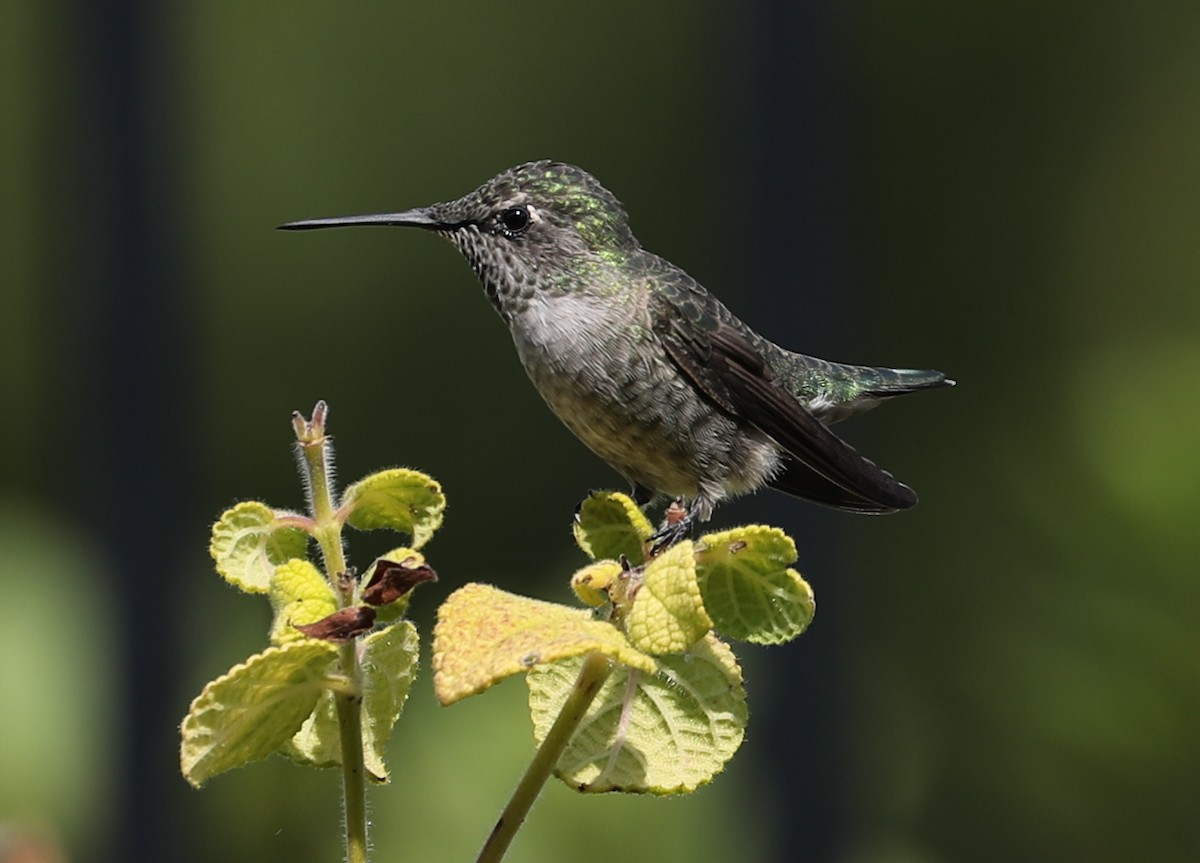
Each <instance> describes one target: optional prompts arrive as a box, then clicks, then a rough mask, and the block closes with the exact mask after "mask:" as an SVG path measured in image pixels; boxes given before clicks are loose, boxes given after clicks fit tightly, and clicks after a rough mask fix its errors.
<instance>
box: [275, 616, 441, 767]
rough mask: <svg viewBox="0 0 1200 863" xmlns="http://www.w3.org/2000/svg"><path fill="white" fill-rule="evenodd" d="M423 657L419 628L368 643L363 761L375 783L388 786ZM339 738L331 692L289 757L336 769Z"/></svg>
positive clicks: (384, 632) (400, 629)
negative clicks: (395, 736) (388, 757)
mask: <svg viewBox="0 0 1200 863" xmlns="http://www.w3.org/2000/svg"><path fill="white" fill-rule="evenodd" d="M419 652H420V647H419V638H418V635H417V628H416V627H415V626H414V625H413V624H412V623H411V622H409V621H407V620H402V621H400V622H399V623H397V624H396V625H394V626H389V627H388V628H387V629H381V630H379V631H378V632H373V633H371V634H370V635H368V636H367V637H366V638H365V639H363V655H362V659H361V665H362V686H363V700H362V735H363V761H364V762H365V766H366V769H367V773H368V775H369V776H370V778H371V780H372V781H373V782H387V781H388V773H387V765H386V764H385V762H384V754H385V750H386V748H387V741H388V738H389V737H390V736H391V733H392V727H393V726H394V725H395V724H396V720H397V719H398V718H399V717H400V711H401V710H402V709H403V708H404V702H405V700H407V698H408V692H409V688H410V687H411V686H412V682H413V678H415V677H416V674H417V657H418V654H419ZM340 734H341V732H340V731H339V729H338V720H337V703H336V700H335V696H334V694H333V693H332V692H326V693H325V694H324V695H322V696H321V700H320V702H319V703H318V704H317V707H316V709H315V710H314V711H313V713H312V715H311V716H309V717H308V719H306V720H305V721H304V724H303V725H302V726H301V727H300V730H299V731H297V732H296V734H295V735H294V736H293V737H292V739H291V741H289V743H288V744H287V746H286V747H285V749H284V753H285V754H286V755H288V757H290V758H292V759H293V760H295V761H297V762H299V763H301V764H309V765H312V766H315V767H335V766H337V765H339V764H341V763H342V745H341V736H340Z"/></svg>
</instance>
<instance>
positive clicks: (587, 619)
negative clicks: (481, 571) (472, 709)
mask: <svg viewBox="0 0 1200 863" xmlns="http://www.w3.org/2000/svg"><path fill="white" fill-rule="evenodd" d="M593 650H596V651H599V652H601V653H603V654H605V655H606V656H609V657H611V658H613V659H614V660H616V661H617V662H619V663H622V664H624V665H630V666H633V667H635V668H640V669H643V670H645V671H648V672H652V671H654V670H655V669H656V668H657V663H656V662H655V661H654V659H653V658H651V657H649V656H647V655H646V654H644V653H641V652H640V651H638V650H635V649H634V648H633V646H632V645H630V643H629V640H628V639H627V638H626V637H625V635H624V633H622V632H621V631H620V630H619V629H617V628H616V627H615V626H613V625H612V624H611V623H608V622H607V621H602V620H593V619H592V617H591V615H590V614H589V612H587V611H585V610H583V609H579V608H570V607H568V606H565V605H557V604H555V603H552V602H541V601H539V600H536V599H528V598H527V597H524V596H517V595H516V594H512V593H506V592H505V591H503V590H498V589H497V588H494V587H492V586H491V585H487V584H468V585H466V586H464V587H460V588H459V589H458V590H456V591H454V593H452V594H450V596H449V597H448V598H447V599H446V601H445V602H444V603H442V607H441V608H439V609H438V622H437V626H436V627H435V628H434V633H433V688H434V691H435V692H436V693H437V697H438V700H439V701H441V702H442V704H451V703H452V702H455V701H458V700H459V699H460V698H466V697H467V696H468V695H475V694H476V693H478V692H482V691H483V690H485V689H487V688H488V687H489V686H491V685H493V684H495V683H499V682H500V681H501V680H503V679H504V678H506V677H509V676H511V675H513V674H518V673H520V672H524V671H528V670H529V669H531V668H533V667H534V666H536V665H540V664H542V663H547V662H556V661H558V660H560V659H567V658H570V657H573V656H580V655H582V654H584V653H588V652H590V651H593Z"/></svg>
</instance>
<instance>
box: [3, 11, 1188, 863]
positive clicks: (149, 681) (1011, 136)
mask: <svg viewBox="0 0 1200 863" xmlns="http://www.w3.org/2000/svg"><path fill="white" fill-rule="evenodd" d="M0 55H2V56H3V58H4V59H3V63H4V74H3V75H2V76H0V112H2V115H3V118H4V120H3V122H2V123H0V176H2V177H3V180H2V187H0V220H2V221H0V300H2V305H0V385H2V389H0V398H2V403H3V405H4V426H5V428H4V442H5V454H4V458H3V460H2V462H0V669H2V677H0V693H2V695H0V860H5V861H6V863H7V861H8V860H10V859H16V851H15V849H16V847H17V845H18V843H19V842H20V841H21V838H20V837H23V836H32V837H40V839H39V840H38V841H41V842H43V843H47V844H50V845H53V844H58V845H60V846H61V847H62V848H63V849H65V854H66V856H67V859H70V860H78V861H84V860H88V861H93V860H96V861H117V860H172V861H200V860H210V859H230V860H332V859H339V855H340V850H339V842H340V821H339V815H338V797H337V793H338V792H337V782H338V779H337V776H336V775H335V774H332V773H316V772H313V771H306V770H301V769H299V768H296V767H293V766H292V765H290V764H288V763H286V762H284V761H282V760H280V759H274V760H271V761H268V762H265V763H262V764H258V765H254V766H253V767H251V768H249V769H246V770H242V771H238V772H236V773H233V774H230V775H228V776H222V777H220V778H218V779H216V780H214V781H213V782H212V783H211V785H210V786H208V787H207V788H205V789H204V790H203V791H200V792H195V791H192V790H191V789H189V788H188V787H187V786H186V784H185V783H184V781H183V780H182V778H180V776H179V774H178V769H177V762H176V746H177V737H176V734H177V732H176V724H177V722H178V721H179V719H180V718H181V717H182V715H183V713H184V712H185V710H186V707H187V704H188V702H189V700H190V699H191V698H192V697H193V696H194V695H195V694H196V693H197V692H198V691H199V689H200V687H201V686H202V685H203V684H204V682H206V681H207V680H209V679H210V678H212V677H214V676H216V675H217V674H219V673H221V672H222V671H224V670H225V669H226V668H227V667H228V666H229V665H231V664H233V663H234V662H236V661H239V660H240V659H241V658H242V657H244V656H245V655H247V654H249V653H250V652H253V651H255V650H257V649H259V647H260V646H261V645H262V643H263V640H264V637H265V628H266V625H267V609H266V604H265V603H264V602H261V601H260V600H257V599H254V598H245V597H243V596H241V595H239V594H237V593H236V592H235V591H233V590H231V589H229V588H227V587H226V586H225V585H224V584H223V583H221V582H220V581H219V579H218V578H217V577H216V575H215V574H214V573H213V572H212V571H211V567H210V564H209V560H208V558H207V555H206V545H207V537H208V526H209V523H210V522H211V520H212V519H213V518H214V517H215V516H216V515H217V514H218V513H219V512H220V511H221V510H222V509H223V508H224V507H226V506H227V505H229V504H230V503H232V502H233V501H235V500H239V499H245V498H257V499H262V500H266V501H268V502H270V503H272V504H274V505H277V506H287V507H297V506H300V505H301V503H302V498H301V493H300V490H299V487H298V485H297V483H296V481H295V475H294V473H293V470H292V465H291V455H290V454H289V440H290V426H289V415H290V412H291V411H292V410H294V409H303V410H305V411H307V410H308V409H310V408H311V406H312V404H313V402H314V401H316V400H317V399H318V398H323V399H326V400H328V402H329V403H330V405H331V408H332V429H333V431H334V433H335V435H336V436H337V438H338V441H339V445H340V449H339V453H340V467H341V473H342V476H343V477H344V478H345V479H346V480H347V481H349V480H351V479H353V478H355V477H357V476H359V475H361V474H363V473H365V472H367V471H368V470H372V469H375V468H379V467H383V466H387V465H392V464H405V465H409V466H413V467H417V468H420V469H423V470H426V471H428V472H430V473H432V474H433V475H434V476H436V477H437V478H438V479H440V480H441V481H442V483H443V485H444V487H445V489H446V491H447V494H448V496H449V499H450V509H449V511H448V513H447V520H446V525H445V527H444V529H443V530H442V531H441V532H440V533H439V534H438V536H437V537H436V538H435V540H434V542H433V544H432V545H430V546H429V547H428V549H427V552H428V555H429V557H430V559H431V562H432V563H433V564H434V566H435V567H436V568H437V569H438V571H439V573H440V574H441V577H442V580H441V582H439V583H438V584H437V585H435V586H433V587H432V588H426V589H423V590H422V591H421V592H420V594H419V595H418V600H417V602H416V603H415V606H416V611H415V613H416V616H417V619H418V622H419V623H420V624H421V626H422V628H423V631H424V632H425V633H426V635H428V633H429V627H430V626H431V624H432V619H433V611H434V609H435V608H436V605H437V603H438V602H440V601H441V600H442V599H443V598H444V596H445V595H446V593H448V592H449V591H450V590H452V589H454V588H455V587H456V586H458V585H460V584H462V583H465V582H467V581H473V580H485V581H491V582H494V583H496V584H498V585H500V586H502V587H505V588H507V589H511V590H519V591H521V592H526V593H530V594H532V595H535V596H538V597H541V598H546V599H553V600H561V601H567V600H568V598H569V593H568V590H567V578H568V577H569V575H570V573H571V571H572V570H573V569H574V567H576V566H577V565H579V564H580V563H581V562H582V556H581V555H580V554H579V553H578V552H577V551H576V550H575V549H574V547H573V545H572V542H571V540H570V535H569V530H568V525H569V519H570V516H571V511H572V507H573V506H574V504H575V503H576V502H577V501H578V500H579V499H580V498H581V497H582V496H583V495H584V493H585V492H586V490H587V489H589V488H597V487H620V486H619V481H618V479H617V478H616V477H615V476H614V475H613V474H612V473H611V472H610V471H609V470H608V468H606V467H605V466H604V465H603V464H602V463H600V462H599V461H598V460H596V459H595V458H594V457H592V456H591V455H590V454H589V453H587V452H586V451H585V450H584V448H583V447H582V445H580V444H578V443H577V442H576V441H575V440H574V439H573V438H572V437H571V436H570V435H569V433H568V432H566V431H565V430H564V429H563V428H561V427H560V426H559V425H558V423H557V421H556V420H555V419H554V418H553V417H552V416H551V415H550V413H549V412H548V411H547V410H546V409H545V407H544V406H543V405H542V404H541V402H540V400H539V399H538V397H537V395H536V394H535V393H534V391H533V389H532V387H531V386H530V385H529V384H528V382H527V381H526V380H525V379H524V376H523V373H522V372H521V370H520V367H519V365H518V363H517V360H516V357H515V355H514V353H513V351H512V349H511V345H510V344H509V337H508V335H507V333H506V332H505V329H504V327H503V326H502V325H501V323H500V322H499V320H498V319H497V318H496V316H495V314H494V313H493V312H492V311H491V309H490V308H489V307H488V304H487V302H486V301H485V300H484V299H483V297H482V296H481V295H480V290H479V288H478V286H477V285H476V284H475V282H474V279H473V277H472V275H471V273H470V271H469V269H468V268H467V267H466V265H465V264H464V263H463V262H462V261H461V260H459V258H458V256H457V255H456V254H455V253H454V252H453V250H452V249H451V248H450V247H449V246H448V245H446V244H445V243H443V242H441V241H439V240H437V239H436V238H434V237H430V236H426V235H411V234H408V233H401V232H389V231H386V230H383V229H378V230H361V231H354V232H329V233H321V234H309V235H287V234H283V233H280V232H276V231H274V230H273V229H272V228H273V226H274V225H276V224H278V223H280V222H283V221H286V220H290V219H296V218H303V217H309V216H322V215H341V214H346V213H355V212H374V211H381V210H390V209H399V208H405V207H409V206H415V205H421V204H426V203H431V202H433V201H437V200H445V199H447V198H452V197H457V196H458V195H460V194H462V193H464V192H466V191H468V190H469V189H471V188H473V187H474V186H476V185H477V184H478V183H479V182H481V181H482V180H484V179H486V178H487V177H489V176H491V175H492V174H494V173H496V172H497V171H499V170H501V169H503V168H506V167H508V166H510V165H513V164H516V163H518V162H522V161H526V160H529V159H535V158H544V157H552V158H557V159H563V160H566V161H572V162H575V163H577V164H580V165H582V166H584V167H585V168H587V169H588V170H590V171H591V172H592V173H594V174H595V175H596V176H598V177H599V178H600V180H601V181H602V182H603V183H605V185H607V186H608V187H609V188H611V189H612V190H613V191H614V192H615V193H616V194H617V196H618V197H619V198H620V199H621V200H622V201H623V202H624V203H625V204H626V206H627V208H628V209H629V211H630V213H631V214H632V225H633V228H634V230H635V231H636V233H637V234H638V236H639V238H640V239H641V240H642V242H643V243H644V244H645V245H646V246H647V247H649V248H651V249H652V250H654V251H657V252H659V253H660V254H663V255H665V256H666V257H668V258H670V259H672V260H674V261H675V262H677V263H679V264H681V265H682V266H684V267H686V268H687V269H688V270H689V271H690V272H691V273H692V274H693V275H694V276H696V277H697V278H698V279H700V280H701V281H702V282H703V283H705V284H706V285H707V286H708V287H709V288H710V289H712V290H714V291H715V292H716V293H718V294H719V295H720V296H721V297H722V298H723V299H724V300H726V302H727V303H728V304H729V305H730V306H731V307H733V309H734V310H735V311H737V312H739V313H740V314H742V315H743V316H744V317H745V318H746V319H747V320H748V321H749V322H750V323H751V324H753V325H755V326H756V327H758V328H759V329H761V330H762V331H763V332H764V333H766V334H767V335H769V336H771V337H772V338H774V339H776V340H777V341H780V342H782V343H783V344H785V345H788V346H790V347H793V348H797V349H801V350H804V351H806V352H810V353H815V354H818V355H821V356H827V357H830V358H833V359H841V360H846V361H854V362H863V363H874V364H892V365H907V366H918V367H920V366H935V367H938V368H942V369H945V370H946V371H947V372H949V373H951V374H952V375H953V376H954V377H955V378H957V379H958V380H959V383H960V385H959V387H958V389H957V390H955V391H952V392H943V393H937V394H931V395H926V396H915V397H913V398H912V399H906V400H904V401H903V402H902V403H896V404H892V405H890V406H888V407H886V408H883V409H881V410H880V411H878V412H876V413H874V414H872V415H870V416H869V417H866V418H864V419H862V420H859V421H856V422H853V423H851V424H850V425H849V426H845V427H843V428H844V429H845V432H846V433H847V434H848V435H849V436H850V437H851V438H852V439H853V440H854V441H855V443H856V444H858V445H860V446H861V447H863V448H864V449H865V450H867V451H868V452H869V454H870V455H872V456H873V457H875V458H877V459H878V460H879V461H880V462H882V463H883V464H884V465H885V466H887V467H889V468H891V469H893V470H895V471H896V472H897V474H898V475H899V476H900V477H901V478H902V479H905V480H907V481H909V482H911V483H912V484H913V485H915V486H916V487H917V488H918V489H919V491H920V492H921V493H922V497H923V502H922V504H921V506H920V507H919V508H918V509H916V510H915V511H913V512H911V513H907V514H903V515H897V516H894V517H891V518H887V519H858V518H852V517H849V516H840V515H836V514H828V513H825V512H821V511H817V510H816V509H815V508H813V507H809V506H806V505H803V504H799V503H796V502H793V501H790V500H786V499H784V498H782V497H781V496H779V495H776V494H773V493H763V494H761V495H758V496H757V497H755V498H753V499H751V500H747V501H741V502H738V503H736V504H733V505H729V506H726V507H723V508H721V509H720V510H718V512H717V515H716V521H715V524H717V525H723V524H730V523H734V522H739V521H743V520H750V519H754V520H767V521H770V522H771V523H774V524H778V525H781V526H782V527H784V528H785V529H787V530H788V531H789V532H791V533H792V534H793V535H794V536H795V537H796V539H797V543H798V545H799V546H800V549H801V565H802V567H803V569H804V571H805V573H806V575H807V577H808V578H809V580H810V581H811V583H812V584H813V585H814V587H815V589H816V592H817V596H818V600H819V603H820V613H819V614H818V615H817V618H816V622H815V624H814V627H813V629H812V630H811V631H810V632H809V633H807V634H806V635H805V636H804V637H803V638H802V639H800V640H798V641H797V642H795V643H793V644H791V645H788V646H787V647H784V648H777V649H775V650H762V649H758V650H755V649H747V648H744V647H743V648H742V649H741V651H740V652H739V655H740V657H741V658H742V660H743V664H744V666H745V669H746V673H747V686H748V689H749V694H750V705H751V711H752V720H751V724H750V729H749V733H748V736H747V740H746V743H745V745H744V746H743V748H742V751H741V752H740V753H739V754H738V756H737V758H735V760H734V762H733V763H732V765H731V767H730V769H729V770H728V771H727V773H726V774H724V775H723V776H721V777H720V778H719V779H718V780H717V781H716V782H715V783H714V784H713V785H712V786H710V787H708V788H706V789H703V790H702V791H700V792H699V793H697V794H695V795H693V796H691V797H688V798H684V799H678V800H655V799H622V798H617V797H612V796H609V797H602V798H587V797H582V796H578V795H575V794H574V793H573V792H570V791H569V790H568V789H566V788H565V787H564V786H561V785H559V784H554V785H552V786H551V787H549V788H548V790H547V792H546V794H545V795H544V797H543V800H542V801H541V802H540V803H539V805H538V806H537V807H536V808H535V809H534V811H533V814H532V817H531V819H530V821H529V823H528V825H527V826H526V828H525V830H524V831H523V832H522V833H521V835H520V836H519V837H518V839H517V844H516V845H515V846H514V849H513V852H512V859H514V860H527V861H560V860H564V859H577V860H589V861H590V860H597V861H600V860H620V861H622V863H635V861H643V860H645V861H651V860H654V861H658V860H705V861H707V860H725V859H738V860H740V861H746V863H754V861H764V863H765V861H790V860H806V861H813V863H821V861H852V863H893V861H894V863H924V861H967V860H969V861H992V860H995V861H1010V860H1031V861H1032V860H1036V861H1042V860H1045V861H1050V860H1053V861H1085V860H1086V861H1128V860H1130V859H1141V860H1147V861H1151V860H1152V861H1165V863H1172V862H1173V861H1194V860H1196V859H1200V628H1198V627H1197V624H1196V618H1197V612H1200V578H1198V576H1200V572H1198V569H1200V567H1198V565H1197V562H1196V559H1197V552H1198V551H1200V542H1197V539H1196V537H1197V527H1196V522H1197V517H1198V516H1200V447H1198V446H1197V443H1198V442H1200V397H1198V396H1200V293H1198V292H1197V290H1196V288H1197V285H1198V284H1200V157H1198V154H1200V62H1197V58H1198V57H1200V5H1197V4H1196V3H1195V2H1194V0H1178V2H1162V3H1153V4H1136V3H1131V2H1129V3H1101V4H1097V3H1084V2H1079V0H1075V2H1070V0H1063V2H1057V3H1048V4H1047V3H1032V2H1015V3H975V4H970V3H968V4H962V3H953V2H945V0H942V2H917V3H906V4H892V3H884V2H866V3H859V4H835V3H831V2H825V3H809V4H799V3H790V2H779V0H760V2H748V3H743V4H716V3H711V4H695V3H686V2H682V0H676V2H661V3H651V4H646V3H633V2H615V3H609V4H603V5H595V4H588V5H584V4H578V5H566V4H561V5H560V4H546V3H533V2H530V3H525V2H519V0H514V2H510V3H505V4H499V3H489V4H431V3H426V4H404V3H378V2H360V3H354V4H332V3H329V4H300V3H280V2H263V3H251V4H246V3H235V2H209V3H175V4H167V3H159V4H155V3H148V2H147V3H135V2H130V0H116V2H112V3H105V4H99V3H86V2H69V0H37V2H34V0H6V2H5V3H4V4H3V5H2V6H0ZM383 544H384V540H382V539H380V538H377V537H372V536H367V537H355V538H353V544H352V546H351V549H350V550H351V555H352V559H354V560H356V561H358V562H360V563H365V562H367V561H369V560H370V558H371V556H372V555H373V554H374V553H377V552H378V551H380V550H381V549H382V547H383ZM427 667H428V662H427V661H426V668H427ZM523 700H524V689H523V686H522V684H521V683H520V682H518V681H510V682H508V683H506V684H504V685H503V686H501V687H499V688H498V689H496V690H494V691H491V692H489V693H487V694H486V695H485V696H483V697H480V698H476V699H470V700H469V701H467V702H464V703H462V704H460V705H456V706H454V707H453V708H450V709H443V708H440V707H438V706H437V705H436V703H435V701H434V699H433V696H432V691H431V687H430V685H429V677H428V674H426V675H425V676H423V677H422V678H421V680H420V681H419V682H418V685H417V687H416V688H415V690H414V694H413V696H412V698H411V699H410V702H409V707H408V709H407V711H406V713H405V715H404V716H403V717H402V719H401V722H400V724H399V726H398V728H397V733H396V736H395V738H394V739H393V745H392V748H391V760H392V764H393V769H394V776H395V777H396V778H397V781H396V782H395V783H394V784H393V785H392V786H391V787H388V788H384V789H379V790H376V791H374V792H373V793H372V795H371V802H372V807H373V822H374V826H375V832H374V838H375V842H376V847H377V848H378V854H377V857H378V859H380V860H430V861H442V860H446V861H450V860H464V859H473V855H474V853H475V852H476V851H477V849H478V848H479V846H480V845H481V843H482V841H483V839H484V838H485V836H486V834H487V832H488V831H489V830H490V828H491V824H492V821H493V819H494V818H495V816H496V815H497V814H498V812H499V809H500V807H501V806H502V804H503V801H504V800H505V799H506V796H507V794H508V792H509V790H510V789H511V788H512V787H513V785H514V784H515V782H516V781H517V778H518V777H519V775H520V772H521V770H522V769H523V766H524V764H525V762H526V761H527V759H528V757H529V755H530V753H531V749H532V740H531V735H530V728H529V720H528V716H527V715H526V714H525V711H524V707H523ZM38 859H43V860H44V859H50V858H48V857H41V858H38Z"/></svg>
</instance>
